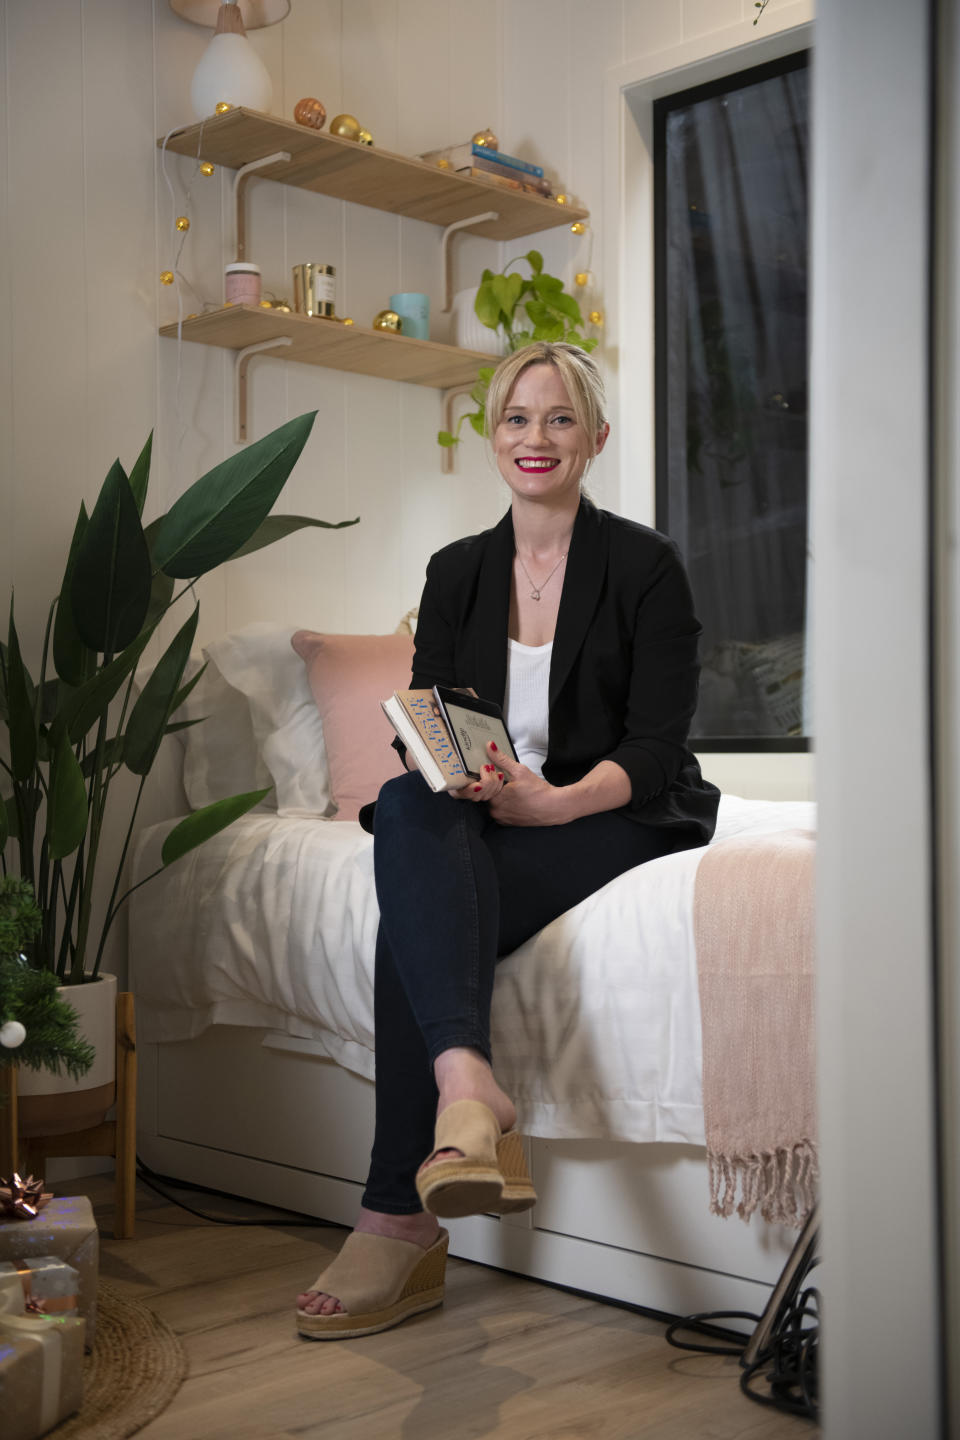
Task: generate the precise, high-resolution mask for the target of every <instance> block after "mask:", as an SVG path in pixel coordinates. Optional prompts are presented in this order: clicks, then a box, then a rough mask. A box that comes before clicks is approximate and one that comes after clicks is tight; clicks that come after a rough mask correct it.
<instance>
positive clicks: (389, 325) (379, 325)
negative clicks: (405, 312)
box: [373, 310, 403, 334]
mask: <svg viewBox="0 0 960 1440" xmlns="http://www.w3.org/2000/svg"><path fill="white" fill-rule="evenodd" d="M373 328H374V330H395V331H396V332H397V333H398V334H399V333H400V331H401V330H402V329H403V321H402V320H401V319H400V316H399V315H398V314H397V312H396V310H378V311H377V313H376V315H374V317H373Z"/></svg>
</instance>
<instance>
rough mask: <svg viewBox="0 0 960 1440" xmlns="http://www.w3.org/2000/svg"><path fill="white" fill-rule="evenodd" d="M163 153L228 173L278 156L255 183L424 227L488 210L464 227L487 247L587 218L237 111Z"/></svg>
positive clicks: (182, 133) (178, 136)
mask: <svg viewBox="0 0 960 1440" xmlns="http://www.w3.org/2000/svg"><path fill="white" fill-rule="evenodd" d="M157 144H158V145H162V144H163V141H162V140H158V141H157ZM167 149H168V150H173V151H175V152H176V153H177V154H178V155H189V156H192V157H194V158H199V159H201V160H209V161H212V162H213V164H215V165H225V166H227V167H228V168H229V169H231V170H239V169H240V167H241V166H242V165H248V164H249V163H250V162H251V161H252V160H259V159H262V158H263V157H264V156H265V155H272V154H274V153H275V152H276V151H278V150H286V151H287V152H288V153H289V155H290V160H289V162H287V161H279V162H278V163H277V164H275V165H268V166H265V167H264V168H263V169H262V170H260V171H258V172H257V173H258V175H259V176H260V177H261V178H262V179H264V180H278V181H280V182H281V183H282V184H284V185H295V186H298V187H299V188H300V189H302V190H313V191H316V192H319V193H320V194H322V195H332V196H333V197H334V198H335V199H337V200H349V201H351V202H352V203H353V204H355V205H368V206H370V207H371V208H372V209H374V210H388V211H389V212H390V213H391V214H393V215H406V216H408V217H409V218H410V219H412V220H425V221H427V222H428V223H429V224H431V225H452V224H454V223H455V222H456V221H458V220H469V219H470V217H471V216H472V215H477V214H479V213H481V212H482V211H484V210H496V211H497V212H498V214H499V217H500V218H499V219H498V220H485V221H482V222H481V223H480V224H478V225H476V226H475V227H474V226H471V227H470V230H471V233H473V234H475V235H484V236H486V237H487V238H488V239H490V240H514V239H516V238H517V236H518V235H533V234H536V232H537V231H539V230H550V229H552V228H553V227H554V226H556V225H564V224H568V223H569V224H572V223H573V222H574V221H576V220H586V219H587V217H588V215H589V211H587V210H581V209H578V208H577V207H576V206H573V205H558V204H557V202H556V201H555V200H547V199H545V198H544V197H543V196H540V195H531V194H529V193H528V192H526V191H523V190H510V189H508V188H507V187H506V186H503V185H498V184H497V183H496V181H486V180H475V179H473V178H471V177H470V176H465V175H457V174H454V173H453V172H452V171H449V170H440V169H438V168H437V167H436V166H435V165H427V164H425V163H424V162H423V161H422V160H414V159H412V158H411V157H410V156H409V155H393V154H391V152H390V151H389V150H380V149H378V148H377V147H376V146H371V145H360V144H358V143H357V141H355V140H344V139H342V138H341V137H340V136H339V135H328V134H325V133H323V132H322V131H319V130H310V129H308V128H307V127H306V126H304V125H297V124H296V122H295V121H293V120H280V119H278V118H277V117H276V116H274V115H261V114H260V113H259V112H258V111H256V110H245V109H243V108H241V107H238V108H237V109H235V110H228V111H227V112H226V114H224V115H212V116H211V117H210V118H209V119H208V120H204V121H202V122H200V123H199V124H197V125H191V126H189V127H188V128H186V129H183V130H177V131H176V132H175V133H174V134H173V135H171V136H170V138H169V140H168V141H167Z"/></svg>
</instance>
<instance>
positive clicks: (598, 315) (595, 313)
mask: <svg viewBox="0 0 960 1440" xmlns="http://www.w3.org/2000/svg"><path fill="white" fill-rule="evenodd" d="M589 320H590V324H591V325H602V324H603V311H602V310H591V311H590V315H589Z"/></svg>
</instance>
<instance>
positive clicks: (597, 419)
mask: <svg viewBox="0 0 960 1440" xmlns="http://www.w3.org/2000/svg"><path fill="white" fill-rule="evenodd" d="M531 365H552V366H553V367H554V369H555V370H556V371H558V373H559V375H560V379H561V380H562V381H563V383H564V386H565V387H566V391H567V394H568V395H569V396H570V404H571V406H572V407H573V413H574V415H575V416H576V419H577V424H578V425H580V426H581V427H582V429H583V430H584V431H585V432H586V435H587V439H588V442H589V445H590V458H591V459H592V458H593V457H594V455H596V453H597V436H598V435H599V434H600V431H601V430H602V429H603V427H604V425H605V424H606V423H607V416H606V396H605V395H604V393H603V377H602V376H601V374H600V371H599V369H598V367H597V363H596V361H595V360H593V359H591V357H590V356H589V355H588V354H587V352H586V350H581V349H580V347H579V346H578V345H568V344H567V343H566V341H557V342H551V341H548V340H535V341H534V342H533V344H532V345H525V346H524V347H523V349H522V350H515V351H514V352H513V354H512V355H507V356H506V358H505V359H503V360H501V361H500V364H499V365H498V366H497V368H496V370H495V371H494V372H493V374H492V375H491V377H490V385H489V387H488V389H487V403H486V429H487V439H488V440H492V439H493V435H494V431H495V430H496V428H497V426H498V425H499V424H500V421H501V420H502V419H503V412H504V411H505V410H506V408H507V402H508V401H509V399H510V392H511V390H512V389H513V387H514V385H515V384H516V383H517V380H518V379H519V378H520V376H521V375H522V374H523V372H524V370H528V369H529V368H530V366H531Z"/></svg>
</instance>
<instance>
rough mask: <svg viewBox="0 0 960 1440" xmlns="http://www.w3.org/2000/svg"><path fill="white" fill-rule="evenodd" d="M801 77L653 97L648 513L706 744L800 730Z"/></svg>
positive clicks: (755, 744) (784, 736)
mask: <svg viewBox="0 0 960 1440" xmlns="http://www.w3.org/2000/svg"><path fill="white" fill-rule="evenodd" d="M808 79H809V70H808V67H807V56H806V54H803V55H799V56H791V57H790V58H789V59H788V60H785V61H779V62H777V63H776V65H773V66H764V67H763V68H761V69H757V70H752V71H747V72H744V73H743V74H740V75H736V76H732V77H727V78H726V79H725V80H723V81H722V82H718V83H715V84H713V85H711V86H703V87H700V88H699V89H697V90H688V91H686V92H684V93H683V94H679V95H673V96H670V97H668V98H666V99H664V100H660V101H658V102H657V103H656V105H655V107H654V136H655V157H654V159H655V176H656V189H657V194H656V207H655V209H656V266H657V274H656V294H657V337H656V338H657V346H656V349H657V525H658V527H659V528H660V529H661V530H665V531H666V532H667V533H668V534H670V535H672V536H673V538H674V539H675V540H676V541H677V543H678V545H679V546H680V549H681V551H682V552H683V556H684V559H685V561H686V564H687V568H688V571H689V574H690V580H691V583H692V585H693V591H694V596H695V599H696V605H697V614H698V616H699V618H700V620H701V623H702V624H703V630H704V633H703V639H702V642H701V662H702V666H703V669H702V674H701V684H700V705H699V708H698V710H697V714H696V717H695V719H694V724H693V727H692V730H691V735H692V737H693V738H694V740H695V741H696V744H697V747H698V748H700V749H711V748H712V749H728V748H729V749H789V750H792V749H803V748H806V744H807V742H806V739H805V735H806V725H805V723H804V712H805V693H806V686H805V667H806V571H807V359H808V355H807V159H808V140H809V133H808V132H809V125H808V113H809V110H808Z"/></svg>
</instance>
